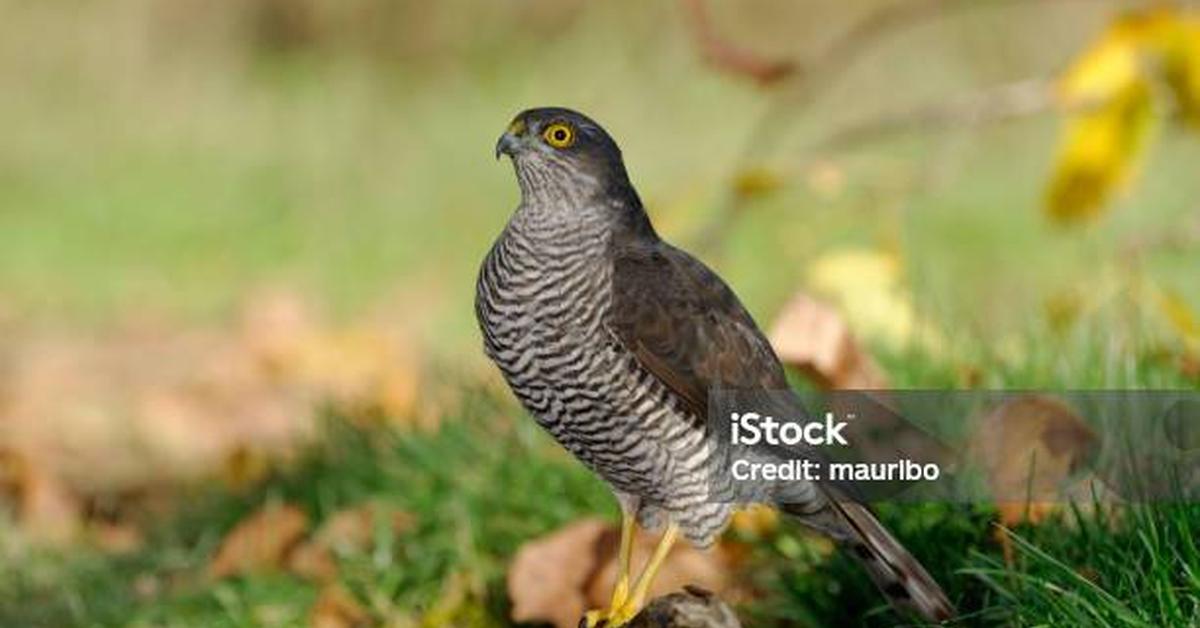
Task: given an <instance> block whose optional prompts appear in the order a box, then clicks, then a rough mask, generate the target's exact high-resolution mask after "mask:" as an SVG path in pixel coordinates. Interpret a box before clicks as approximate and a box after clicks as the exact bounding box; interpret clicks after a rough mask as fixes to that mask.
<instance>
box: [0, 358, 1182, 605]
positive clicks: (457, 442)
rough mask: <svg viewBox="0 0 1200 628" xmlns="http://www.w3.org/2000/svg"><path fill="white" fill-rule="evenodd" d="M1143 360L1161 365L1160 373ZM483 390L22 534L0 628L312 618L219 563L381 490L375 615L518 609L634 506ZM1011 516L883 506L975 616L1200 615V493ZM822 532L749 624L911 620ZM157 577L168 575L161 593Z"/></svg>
mask: <svg viewBox="0 0 1200 628" xmlns="http://www.w3.org/2000/svg"><path fill="white" fill-rule="evenodd" d="M1044 355H1045V356H1049V355H1050V354H1044ZM885 362H887V363H889V364H890V365H891V366H892V368H895V365H896V364H900V363H903V364H910V365H913V368H912V370H911V373H912V378H911V379H910V378H907V377H904V375H903V373H904V371H900V373H901V375H900V379H901V380H902V382H901V383H902V384H906V385H915V384H918V383H921V382H928V383H929V385H938V382H939V381H940V380H939V377H944V378H952V377H953V374H952V371H951V370H945V371H944V372H942V374H941V375H938V374H937V373H938V369H937V368H936V367H935V366H933V365H925V366H921V364H920V361H919V360H917V359H915V358H913V357H912V356H906V357H903V358H901V357H893V358H891V359H889V360H885ZM1091 363H1092V364H1097V363H1099V364H1103V361H1099V362H1097V361H1095V360H1093V361H1092V362H1091ZM1143 370H1145V371H1147V372H1144V373H1141V375H1140V376H1141V377H1145V378H1151V379H1152V378H1153V377H1155V376H1154V375H1152V374H1151V373H1150V372H1149V370H1150V369H1143ZM1037 371H1038V369H1033V371H1032V372H1033V373H1034V374H1035V375H1032V376H1030V377H1036V376H1037V375H1036V374H1037ZM893 372H895V371H893ZM1024 373H1025V372H1024V371H1018V372H1014V373H1012V374H1011V380H1010V382H1011V383H1012V384H1014V385H1021V384H1023V383H1024V382H1025V381H1026V380H1025V377H1027V375H1025V374H1024ZM1159 377H1162V378H1168V377H1169V375H1168V374H1167V373H1166V372H1164V373H1161V374H1159ZM1077 381H1081V382H1084V383H1091V382H1095V383H1099V382H1106V381H1112V380H1111V379H1110V378H1109V377H1106V376H1105V375H1104V374H1103V373H1102V372H1101V371H1100V370H1099V369H1097V370H1095V371H1094V372H1091V373H1090V374H1089V373H1088V372H1086V371H1080V376H1079V379H1078V380H1077ZM1134 383H1135V382H1134ZM1178 383H1179V382H1178V381H1176V384H1178ZM463 399H464V401H463V404H462V407H461V409H460V411H459V412H458V413H457V414H456V415H455V416H448V417H445V419H444V421H443V422H442V424H441V426H440V427H439V428H438V429H436V430H435V431H431V432H397V431H394V430H391V429H382V428H362V427H355V426H354V425H352V424H350V423H347V422H345V421H342V420H339V419H336V418H332V417H331V418H330V419H329V420H328V421H326V423H325V426H326V427H325V430H326V433H325V434H324V435H323V437H322V438H321V439H320V440H319V443H318V444H317V445H315V446H314V448H313V449H311V450H310V451H309V452H308V453H307V454H306V455H305V456H304V457H303V458H302V459H300V460H298V461H295V462H293V463H290V464H288V465H287V466H286V467H282V468H278V469H275V470H274V471H273V472H272V474H271V476H270V477H269V478H268V479H267V480H266V481H264V482H263V483H261V484H259V485H257V486H255V487H254V488H252V489H250V490H248V491H246V492H236V491H232V490H229V489H225V488H220V487H216V488H205V489H194V492H193V496H192V498H191V499H189V500H187V502H188V504H189V505H188V506H186V507H185V508H184V509H183V511H182V512H180V513H178V514H176V515H174V516H172V517H170V518H168V519H167V520H165V521H163V520H160V519H154V520H151V521H152V523H151V524H150V529H151V530H152V533H151V534H150V536H149V541H148V543H147V545H146V546H145V547H144V548H142V549H141V550H139V551H137V552H136V553H134V554H132V555H129V556H124V557H116V558H113V557H105V556H103V555H101V554H99V553H94V552H91V551H88V550H79V551H77V552H71V553H69V554H65V555H63V554H57V555H56V554H52V553H49V554H48V553H39V552H35V551H33V550H28V549H21V547H20V545H19V544H18V543H14V544H12V546H11V547H10V548H9V555H8V556H6V557H5V559H4V561H5V564H6V565H7V566H8V567H6V568H5V569H3V570H0V625H22V626H115V625H134V626H142V625H155V626H157V625H180V626H182V625H212V626H250V625H254V626H267V625H282V626H286V625H296V624H300V623H304V622H305V621H307V614H308V612H309V611H308V609H309V608H310V607H311V605H312V604H313V602H314V600H315V599H316V596H317V594H318V590H317V588H316V586H315V585H313V584H312V583H310V582H308V581H306V580H303V579H301V578H298V577H295V576H290V575H286V574H267V575H261V576H251V577H242V578H235V579H231V580H226V581H221V582H216V583H214V582H208V581H206V580H204V579H203V578H202V577H201V576H200V574H201V573H202V571H203V568H204V566H205V565H206V564H207V561H208V559H209V557H210V556H211V555H212V553H213V551H214V550H215V547H216V545H217V543H218V542H219V541H220V539H221V538H222V536H223V535H224V534H225V532H226V531H228V530H229V529H230V528H231V527H232V526H233V525H234V524H236V523H237V522H238V521H240V520H241V519H242V518H243V517H245V516H246V515H247V514H248V513H250V512H252V511H254V510H256V509H258V508H260V507H261V506H262V504H264V503H269V502H272V501H286V502H289V503H294V504H297V505H299V506H300V507H302V508H303V509H304V510H305V511H306V512H307V513H309V515H310V517H311V519H312V520H314V521H316V522H319V521H321V520H323V519H325V518H327V517H328V516H329V515H330V514H332V513H334V512H337V511H338V510H340V509H343V508H346V507H349V506H353V505H355V504H360V503H362V502H363V501H365V500H382V501H384V502H385V503H387V504H389V505H392V506H394V507H396V508H398V509H401V510H403V511H406V512H409V513H412V514H413V515H415V521H416V525H415V527H414V528H413V529H411V530H410V531H408V532H405V533H402V534H400V535H399V536H393V535H390V534H381V535H377V541H378V543H377V545H376V547H375V548H374V549H373V550H372V551H370V552H367V553H365V554H362V555H357V554H352V555H349V556H347V557H346V559H345V561H344V562H343V563H342V568H341V571H340V575H339V579H340V581H341V582H342V583H343V584H344V585H345V586H346V587H347V588H348V589H349V590H350V591H352V592H353V595H354V596H355V597H356V599H358V600H359V601H360V602H361V603H362V604H363V605H364V606H365V607H367V608H368V609H370V612H371V613H372V614H373V615H374V616H376V617H379V618H385V619H387V620H388V621H390V622H391V623H392V624H393V625H445V626H492V625H506V624H507V621H506V617H507V614H508V598H507V594H506V590H505V585H504V573H505V568H506V565H507V563H508V561H509V559H510V558H511V557H512V555H513V554H514V552H515V551H516V550H517V548H518V547H520V545H521V544H522V543H524V542H526V541H528V540H530V539H533V538H536V537H538V536H540V535H542V534H545V533H547V532H549V531H551V530H553V529H555V528H557V527H559V526H561V525H563V524H565V523H567V522H570V521H572V520H575V519H577V518H579V517H581V516H584V515H589V514H600V515H602V516H606V517H609V518H614V517H615V505H614V503H613V502H612V500H611V498H610V496H609V495H608V492H607V490H606V489H605V487H604V486H603V485H602V484H601V483H600V482H599V481H598V480H596V479H595V478H593V477H592V476H591V475H590V474H589V473H588V472H586V471H585V470H584V469H583V468H582V466H581V465H579V464H577V463H576V462H574V461H573V460H571V459H570V458H569V457H568V456H566V455H565V454H564V453H563V452H561V451H560V450H559V449H558V448H557V447H556V446H555V445H554V444H553V443H552V442H551V441H550V439H549V438H548V437H547V436H546V435H544V434H543V433H542V432H541V431H540V430H539V429H538V428H537V427H536V426H535V425H534V424H533V422H532V421H529V420H527V419H526V418H524V417H523V416H522V412H521V411H520V410H519V409H518V408H516V407H515V406H514V404H513V402H512V401H511V400H509V399H508V398H507V397H497V396H496V394H495V393H494V392H489V391H488V390H486V389H479V390H468V391H467V392H465V393H464V397H463ZM995 514H996V513H995V512H994V509H993V508H992V507H990V506H988V505H986V504H979V505H949V504H920V505H898V504H883V505H881V506H880V516H881V517H882V519H883V520H884V522H885V523H886V524H887V525H888V526H889V527H891V528H892V529H893V530H894V531H895V533H896V534H897V535H898V536H899V537H900V538H901V539H902V540H903V542H904V543H905V544H906V545H907V546H908V547H909V548H910V549H911V551H913V553H914V554H915V555H916V556H919V557H920V558H921V560H922V562H924V563H925V564H926V566H927V567H928V568H929V569H930V571H931V572H932V573H933V574H934V575H935V577H937V578H938V579H939V580H940V581H941V582H943V583H944V584H945V586H946V587H947V590H948V592H949V594H950V595H951V597H952V598H953V599H955V600H956V601H957V603H958V604H959V606H960V609H961V610H962V611H964V612H965V613H966V616H965V618H964V620H963V623H962V625H970V626H976V625H983V626H991V625H996V626H1001V625H1003V626H1063V625H1075V626H1090V625H1095V626H1118V625H1121V626H1147V627H1149V626H1180V627H1183V626H1193V625H1195V624H1196V622H1197V621H1198V620H1200V547H1198V545H1197V542H1196V539H1197V538H1200V504H1195V503H1176V504H1157V505H1148V504H1143V505H1131V506H1128V507H1125V508H1123V509H1121V510H1120V511H1119V512H1117V513H1116V514H1112V515H1102V516H1091V515H1082V514H1079V513H1078V512H1074V511H1068V512H1064V513H1062V516H1061V517H1059V518H1057V519H1053V520H1051V521H1049V522H1046V523H1043V524H1041V525H1038V526H1028V525H1026V526H1021V527H1018V528H1017V529H1014V530H1011V531H1009V533H1010V535H1011V537H1012V539H1013V543H1014V547H1015V550H1016V552H1015V556H1016V559H1015V560H1014V562H1013V563H1012V564H1007V563H1005V562H1004V560H1003V558H1002V555H1001V548H1000V545H999V544H998V543H997V541H996V537H995V533H994V528H993V527H992V524H991V522H992V521H993V520H994V517H995ZM155 522H156V523H155ZM802 535H803V533H802V532H801V531H800V530H799V529H798V528H797V527H796V526H794V525H790V524H789V525H786V526H784V527H783V528H782V529H780V530H779V531H778V532H776V533H773V534H770V535H768V536H767V537H765V538H759V539H750V542H751V543H752V545H751V547H752V550H751V561H750V565H751V568H750V570H749V574H748V576H747V577H748V578H750V580H751V582H753V584H754V586H755V588H756V589H758V590H759V591H761V592H762V593H763V595H762V597H761V598H760V599H758V600H756V601H754V602H751V603H749V604H748V605H747V606H745V607H744V608H743V609H742V614H743V616H744V617H745V618H746V619H747V621H749V622H751V624H752V625H756V626H757V625H795V624H796V623H800V624H801V625H811V626H847V625H858V626H890V625H895V624H896V623H897V622H904V621H906V620H905V619H904V618H901V617H898V616H897V615H895V614H894V613H893V612H892V611H891V610H889V609H888V608H887V607H886V605H885V604H884V603H883V601H882V598H881V597H880V596H879V595H878V593H877V592H876V591H875V590H874V589H873V587H872V585H871V584H870V582H869V581H868V580H867V579H866V578H865V577H864V575H863V574H862V573H861V571H860V569H859V568H858V567H857V565H855V564H854V562H853V561H852V560H851V559H849V558H848V557H846V556H843V555H841V554H834V555H833V556H832V557H826V556H823V555H819V554H814V553H812V552H811V551H810V550H808V549H806V548H807V544H805V543H803V542H798V541H797V540H798V539H802V538H803V536H802ZM16 565H21V568H11V567H15V566H16ZM146 582H154V583H157V584H156V586H155V587H153V588H152V589H151V590H150V591H147V590H146V586H145V584H144V583H146Z"/></svg>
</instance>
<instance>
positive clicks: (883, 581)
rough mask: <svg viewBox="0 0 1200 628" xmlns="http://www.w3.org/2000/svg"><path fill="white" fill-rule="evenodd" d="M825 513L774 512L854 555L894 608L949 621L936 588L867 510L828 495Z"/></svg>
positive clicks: (949, 611) (950, 608)
mask: <svg viewBox="0 0 1200 628" xmlns="http://www.w3.org/2000/svg"><path fill="white" fill-rule="evenodd" d="M828 504H829V506H830V508H831V511H829V510H827V511H825V512H822V513H820V514H819V515H816V516H814V515H813V513H812V512H811V511H804V510H798V509H794V508H789V507H788V505H786V504H781V505H780V507H781V508H782V509H783V510H784V512H788V513H789V514H794V515H797V516H799V517H800V518H801V520H802V521H804V522H805V523H807V524H809V525H811V526H813V527H814V528H816V529H818V530H820V531H822V532H825V533H828V534H830V535H831V536H832V537H833V538H834V539H835V540H837V541H838V542H840V543H841V544H842V545H844V546H845V547H846V549H849V550H850V551H851V552H853V553H854V556H855V557H857V558H858V560H859V562H860V563H861V564H862V566H863V568H865V569H866V570H867V574H868V575H870V576H871V580H873V581H874V582H875V586H877V587H879V590H880V591H881V592H882V593H883V594H884V595H885V596H886V597H887V598H888V601H889V602H891V604H892V605H893V606H895V607H897V608H900V609H905V610H911V611H915V612H916V613H917V614H919V615H920V616H921V617H924V618H925V619H926V620H928V621H931V622H942V621H945V620H948V619H952V618H954V616H955V615H956V614H957V612H956V611H955V609H954V605H953V604H951V603H950V599H949V598H947V597H946V594H945V593H944V592H943V591H942V588H941V587H940V586H939V585H938V583H937V582H935V581H934V579H933V577H932V576H930V575H929V572H927V571H925V568H924V567H922V566H921V563H919V562H917V559H915V558H913V556H912V554H909V553H908V550H906V549H904V546H903V545H901V544H900V542H899V541H897V540H896V538H895V537H893V536H892V535H891V533H890V532H888V531H887V529H886V528H884V527H883V525H882V524H881V523H879V520H878V519H876V518H875V515H874V514H872V513H871V510H870V509H869V508H867V507H866V506H864V505H862V504H859V503H855V502H839V501H836V500H835V499H834V496H832V495H831V496H830V500H829V502H828Z"/></svg>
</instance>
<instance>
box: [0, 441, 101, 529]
mask: <svg viewBox="0 0 1200 628" xmlns="http://www.w3.org/2000/svg"><path fill="white" fill-rule="evenodd" d="M0 489H2V490H3V492H4V493H8V494H10V495H11V496H12V497H13V498H14V501H15V502H16V504H17V519H18V522H19V523H20V525H21V528H22V529H23V530H25V532H26V534H27V535H28V536H29V538H30V539H32V540H34V541H36V542H39V543H46V544H50V545H61V544H64V543H67V542H70V541H72V540H74V539H75V537H76V535H77V533H78V531H79V523H80V514H81V512H82V505H81V504H80V503H79V499H78V497H77V496H76V495H74V494H73V493H72V491H71V490H70V489H69V488H68V487H67V486H66V485H64V484H63V482H62V481H61V480H59V479H58V478H57V477H55V476H54V475H52V474H50V473H48V472H47V471H46V470H45V469H42V468H40V467H38V466H37V465H35V464H33V463H32V462H31V461H30V460H29V459H28V457H27V456H25V455H24V454H22V453H20V452H17V451H11V450H0Z"/></svg>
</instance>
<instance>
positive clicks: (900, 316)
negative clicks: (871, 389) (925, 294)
mask: <svg viewBox="0 0 1200 628" xmlns="http://www.w3.org/2000/svg"><path fill="white" fill-rule="evenodd" d="M808 284H809V286H810V287H811V288H812V289H813V290H814V291H815V292H816V293H817V294H819V295H821V296H823V297H828V298H829V299H831V300H832V301H833V303H834V305H836V306H837V307H838V309H839V310H840V311H841V312H842V313H843V315H844V317H845V319H846V322H847V324H848V325H849V327H850V329H851V330H853V332H854V333H855V334H857V335H859V336H860V337H862V338H863V339H864V340H866V341H868V342H877V343H882V344H884V345H886V346H888V347H890V348H892V349H894V350H897V351H903V350H906V349H908V348H910V347H912V346H913V345H914V344H916V345H918V346H919V347H921V348H922V349H923V350H925V351H926V352H928V353H930V354H934V355H936V354H937V353H938V352H940V351H941V349H942V347H943V345H944V344H945V342H944V340H943V338H942V335H941V333H940V332H939V331H938V330H937V329H935V328H934V326H933V325H932V324H931V323H930V322H929V321H926V320H923V319H921V318H920V317H918V316H917V311H916V307H915V306H914V305H913V299H912V295H911V294H910V293H909V291H908V289H907V287H906V286H905V285H904V273H903V267H902V265H901V262H900V258H899V256H898V255H896V254H894V253H890V252H887V251H881V250H872V249H862V248H848V249H838V250H834V251H831V252H829V253H826V254H824V255H822V256H821V257H819V258H818V259H816V260H815V261H814V262H813V263H812V265H811V266H810V267H809V271H808Z"/></svg>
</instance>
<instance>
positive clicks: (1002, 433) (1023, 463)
mask: <svg viewBox="0 0 1200 628" xmlns="http://www.w3.org/2000/svg"><path fill="white" fill-rule="evenodd" d="M1097 445H1098V439H1097V436H1096V434H1095V432H1094V431H1093V430H1092V428H1091V427H1090V426H1089V425H1088V424H1087V423H1086V422H1084V420H1083V419H1082V418H1080V417H1079V415H1078V414H1076V413H1075V411H1074V410H1073V409H1071V407H1069V406H1068V405H1067V404H1065V403H1063V402H1062V401H1059V400H1057V399H1054V398H1051V397H1047V396H1044V395H1025V396H1021V397H1016V398H1013V399H1010V400H1008V401H1005V402H1004V403H1002V404H1000V405H999V406H997V407H996V408H994V409H992V410H991V411H990V412H989V413H988V414H987V415H986V416H984V417H983V420H982V421H981V422H980V424H979V426H978V428H977V429H976V430H975V432H974V434H973V435H972V436H971V440H970V445H969V451H970V458H969V459H971V460H975V461H977V463H978V464H979V465H980V466H981V468H982V469H983V470H984V471H985V473H986V474H987V479H988V485H989V487H990V488H991V491H992V495H993V497H994V498H995V499H996V500H997V506H998V508H999V511H1000V523H1001V524H1003V525H1004V526H1008V527H1011V526H1014V525H1016V524H1019V523H1023V522H1029V523H1038V522H1040V521H1043V520H1045V519H1046V518H1047V517H1049V516H1051V515H1053V514H1055V513H1058V512H1060V511H1062V509H1063V506H1064V503H1065V501H1066V500H1068V499H1070V498H1071V497H1072V492H1073V491H1072V489H1071V487H1070V486H1067V485H1066V482H1067V480H1068V478H1070V476H1071V475H1072V474H1073V473H1075V472H1076V471H1077V470H1078V468H1079V467H1080V466H1081V465H1082V464H1084V463H1085V462H1086V461H1087V460H1088V459H1089V458H1090V456H1091V455H1092V453H1093V452H1094V450H1095V448H1096V446H1097ZM1085 481H1086V482H1088V483H1091V482H1098V481H1097V480H1094V479H1087V480H1085ZM997 540H998V541H1000V543H1001V544H1002V545H1003V546H1004V552H1005V557H1006V558H1009V559H1010V560H1011V557H1012V547H1011V545H1010V541H1009V538H1008V536H1007V534H1005V533H1004V532H1003V531H1000V530H998V531H997Z"/></svg>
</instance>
